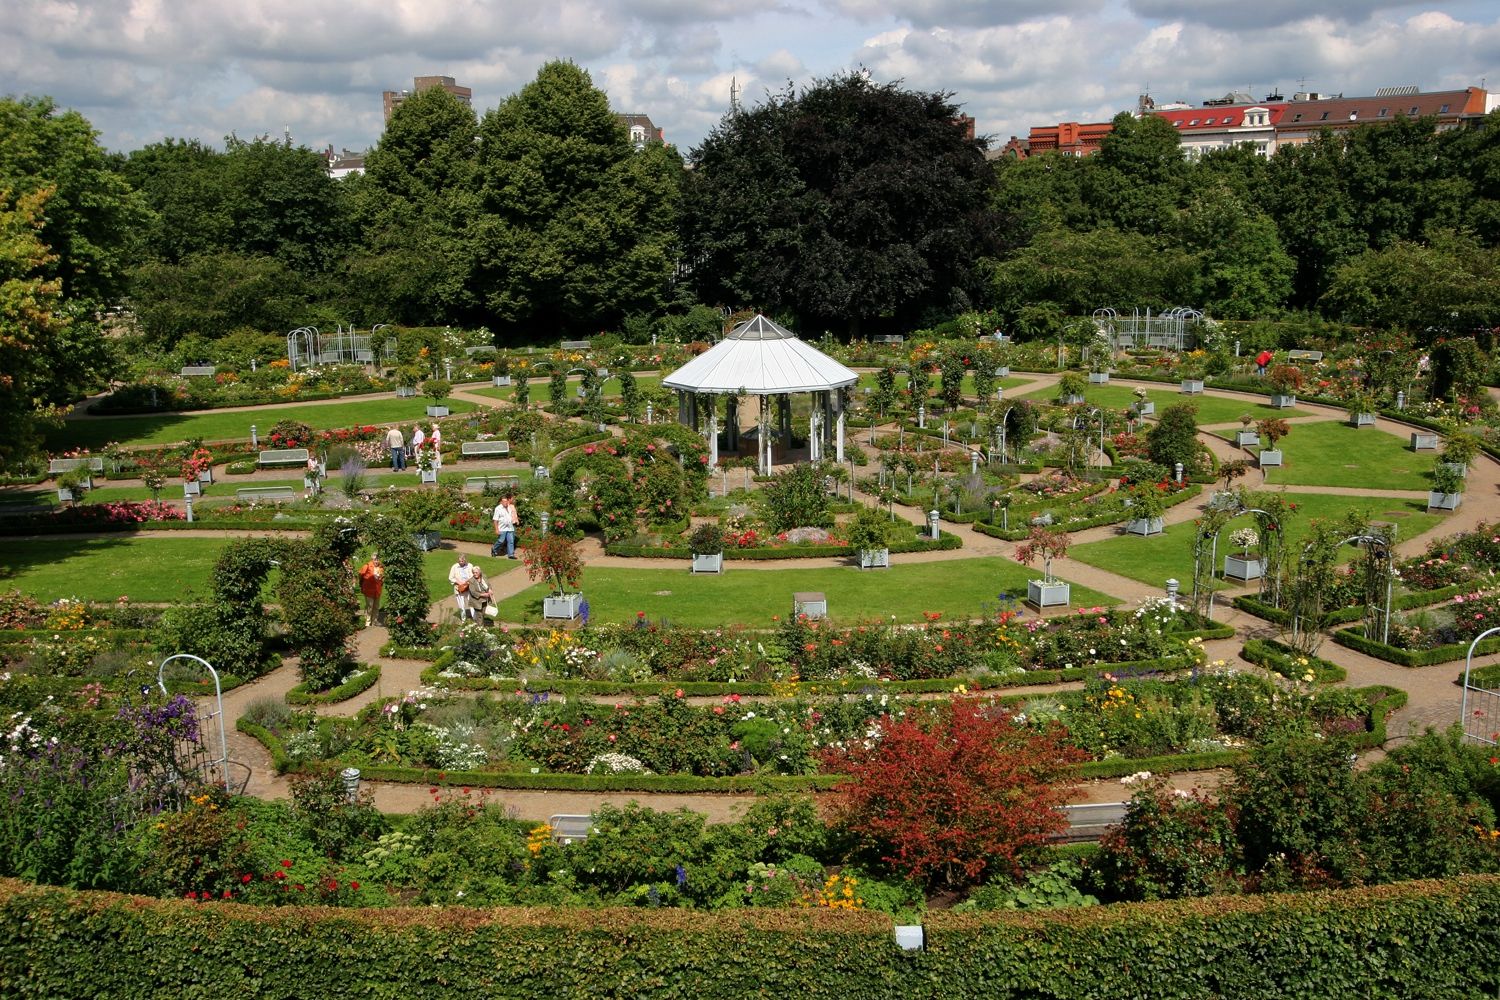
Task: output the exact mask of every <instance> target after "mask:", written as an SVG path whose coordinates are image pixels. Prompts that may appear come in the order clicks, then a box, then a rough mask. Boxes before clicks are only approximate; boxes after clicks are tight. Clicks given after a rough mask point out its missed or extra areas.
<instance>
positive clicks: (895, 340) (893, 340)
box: [871, 333, 906, 344]
mask: <svg viewBox="0 0 1500 1000" xmlns="http://www.w3.org/2000/svg"><path fill="white" fill-rule="evenodd" d="M905 342H906V338H905V337H903V336H901V334H899V333H882V334H880V335H878V336H876V337H875V338H873V339H872V340H871V343H874V344H902V343H905Z"/></svg>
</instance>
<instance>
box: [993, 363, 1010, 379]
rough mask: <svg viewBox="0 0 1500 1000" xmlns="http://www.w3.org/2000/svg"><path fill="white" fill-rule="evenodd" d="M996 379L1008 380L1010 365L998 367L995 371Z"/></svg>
mask: <svg viewBox="0 0 1500 1000" xmlns="http://www.w3.org/2000/svg"><path fill="white" fill-rule="evenodd" d="M995 377H996V378H1010V365H1000V366H999V367H997V368H996V369H995Z"/></svg>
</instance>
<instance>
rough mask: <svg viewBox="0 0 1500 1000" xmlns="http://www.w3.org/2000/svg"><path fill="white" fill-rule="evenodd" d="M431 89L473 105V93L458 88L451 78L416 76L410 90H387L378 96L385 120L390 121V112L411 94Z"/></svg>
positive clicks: (463, 88) (464, 88)
mask: <svg viewBox="0 0 1500 1000" xmlns="http://www.w3.org/2000/svg"><path fill="white" fill-rule="evenodd" d="M433 87H442V88H443V89H444V90H446V91H447V92H448V93H450V94H452V95H453V96H454V97H456V98H458V99H459V100H460V101H463V102H464V103H465V104H467V105H470V106H471V107H472V106H473V104H474V91H472V90H470V89H469V88H468V87H460V86H459V85H458V84H457V83H455V82H454V80H453V77H451V76H418V77H414V78H413V79H412V82H411V89H410V90H387V91H384V92H383V93H382V94H381V95H380V96H381V101H382V103H383V104H384V105H385V120H386V121H387V122H389V121H390V120H391V112H393V111H395V110H396V109H397V108H398V107H400V106H401V102H402V101H405V100H406V99H407V98H408V97H410V96H411V95H412V94H420V93H421V92H422V91H424V90H431V89H432V88H433Z"/></svg>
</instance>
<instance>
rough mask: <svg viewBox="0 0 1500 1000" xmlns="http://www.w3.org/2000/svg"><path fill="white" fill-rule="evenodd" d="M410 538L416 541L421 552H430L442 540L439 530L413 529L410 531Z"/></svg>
mask: <svg viewBox="0 0 1500 1000" xmlns="http://www.w3.org/2000/svg"><path fill="white" fill-rule="evenodd" d="M411 540H412V541H413V542H415V543H416V546H417V548H418V549H420V550H421V551H423V552H431V551H433V550H434V549H436V548H437V547H438V545H440V544H441V543H442V541H443V533H442V532H440V531H415V532H412V536H411Z"/></svg>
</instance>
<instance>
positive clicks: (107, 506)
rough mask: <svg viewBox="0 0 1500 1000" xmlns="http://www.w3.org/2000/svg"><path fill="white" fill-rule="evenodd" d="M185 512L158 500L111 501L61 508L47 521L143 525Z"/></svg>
mask: <svg viewBox="0 0 1500 1000" xmlns="http://www.w3.org/2000/svg"><path fill="white" fill-rule="evenodd" d="M186 516H187V515H186V514H185V513H184V512H183V511H181V510H179V509H177V508H176V507H173V506H172V505H170V504H165V503H162V502H161V501H159V500H112V501H109V502H107V503H86V504H79V505H78V506H76V507H65V508H60V509H58V510H57V511H55V512H53V513H52V515H51V516H50V520H51V521H52V523H54V524H144V523H145V522H147V521H181V520H183V519H184V518H185V517H186Z"/></svg>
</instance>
